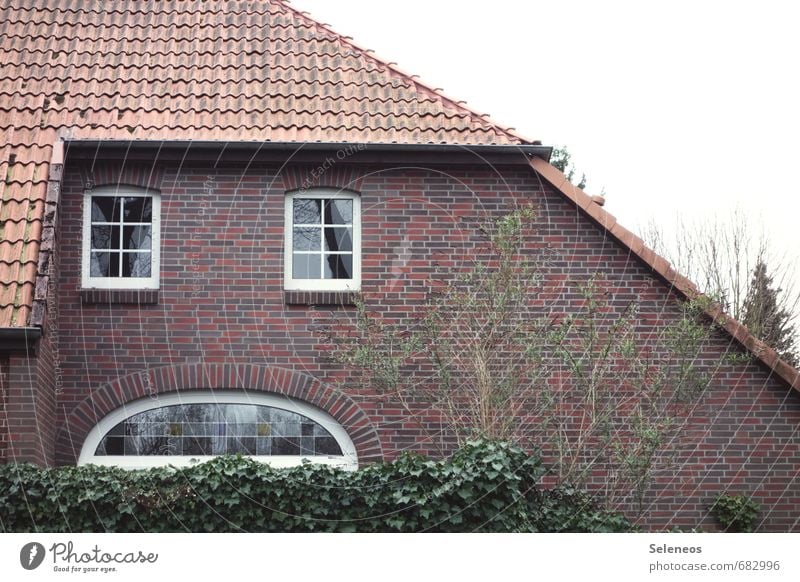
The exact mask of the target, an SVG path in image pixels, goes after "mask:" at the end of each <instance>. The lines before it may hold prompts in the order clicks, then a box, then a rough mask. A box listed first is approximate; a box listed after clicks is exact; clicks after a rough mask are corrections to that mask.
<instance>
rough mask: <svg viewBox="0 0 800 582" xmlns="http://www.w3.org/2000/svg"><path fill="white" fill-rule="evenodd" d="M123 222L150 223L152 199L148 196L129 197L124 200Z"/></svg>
mask: <svg viewBox="0 0 800 582" xmlns="http://www.w3.org/2000/svg"><path fill="white" fill-rule="evenodd" d="M123 209H124V217H125V218H124V220H125V222H152V221H153V199H152V198H151V197H150V196H135V197H134V196H131V197H127V198H125V199H124V204H123Z"/></svg>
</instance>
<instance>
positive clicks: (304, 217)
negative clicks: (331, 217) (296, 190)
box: [294, 198, 322, 224]
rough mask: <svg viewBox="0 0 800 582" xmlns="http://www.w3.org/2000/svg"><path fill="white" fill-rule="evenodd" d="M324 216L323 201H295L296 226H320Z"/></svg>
mask: <svg viewBox="0 0 800 582" xmlns="http://www.w3.org/2000/svg"><path fill="white" fill-rule="evenodd" d="M321 214H322V200H311V199H307V198H295V199H294V223H295V224H320V216H321Z"/></svg>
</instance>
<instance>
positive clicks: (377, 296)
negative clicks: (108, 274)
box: [0, 160, 800, 531]
mask: <svg viewBox="0 0 800 582" xmlns="http://www.w3.org/2000/svg"><path fill="white" fill-rule="evenodd" d="M429 167H430V169H408V168H406V167H391V166H388V165H387V166H374V165H371V166H357V165H347V164H340V165H338V166H336V170H335V171H330V172H325V173H324V175H323V176H322V177H319V176H314V177H313V179H308V180H307V179H306V177H307V176H309V175H311V172H312V171H313V170H314V167H312V166H307V167H306V166H303V167H299V166H292V167H282V166H280V165H277V164H275V165H270V164H250V165H241V164H240V165H223V166H219V167H212V166H211V165H210V164H206V165H200V164H197V163H187V162H183V163H179V162H163V163H158V164H155V165H141V166H137V165H135V164H134V165H126V166H124V167H123V166H122V164H121V163H120V162H113V161H109V162H97V161H95V162H92V163H91V164H90V163H89V162H80V161H75V162H70V161H69V160H68V161H67V165H66V168H65V172H64V178H63V182H62V189H61V202H60V221H61V228H60V233H59V241H58V247H59V249H60V257H59V258H58V260H56V261H54V263H55V267H54V268H56V269H58V268H60V273H61V275H60V277H59V283H58V292H57V309H52V310H49V311H48V316H50V315H51V314H55V315H56V316H55V317H50V320H51V321H53V322H54V323H53V324H51V327H50V328H48V330H47V333H45V336H44V338H43V339H42V340H41V341H40V348H39V356H38V358H36V359H33V358H29V359H25V358H23V357H22V356H19V355H12V357H11V358H10V360H9V363H8V372H7V378H8V381H7V382H6V381H2V378H0V381H2V387H3V396H4V404H5V407H6V408H5V409H6V411H7V414H8V417H9V419H8V424H9V428H10V435H11V439H12V440H11V442H10V444H9V445H8V448H9V451H7V452H6V456H7V457H8V458H15V459H17V460H32V461H35V462H38V463H47V464H51V463H55V464H69V463H74V462H75V460H76V458H77V455H78V453H79V452H80V447H81V445H82V443H83V439H84V438H85V436H86V434H87V433H88V431H89V430H90V429H91V427H92V426H94V424H95V423H96V422H97V420H99V419H100V418H102V417H103V416H104V415H105V414H106V413H108V412H109V411H111V410H113V409H115V408H117V407H119V406H120V405H122V404H124V403H125V402H129V401H131V400H135V399H137V398H142V397H147V396H150V395H153V394H156V393H165V392H171V391H176V390H190V389H214V390H258V391H269V392H276V393H280V394H287V395H291V396H294V397H296V398H299V399H302V400H306V401H308V402H310V403H312V404H314V405H316V406H318V407H320V408H321V409H323V410H326V411H327V412H329V413H330V414H331V415H333V416H334V417H335V418H336V419H337V420H338V421H339V422H340V423H341V424H342V425H343V426H344V427H345V428H346V429H347V431H348V433H349V434H350V436H351V438H352V440H353V442H354V443H355V445H356V448H357V451H358V455H359V460H360V461H361V462H369V461H372V460H379V459H383V458H387V459H389V458H392V457H393V456H395V455H396V454H397V453H398V452H400V451H404V450H409V449H410V450H415V451H420V452H425V453H429V454H433V455H442V454H445V453H446V452H447V451H448V450H449V448H450V447H451V446H452V443H451V441H450V440H449V439H448V438H447V437H446V436H442V435H441V434H440V432H441V428H442V426H441V424H440V423H441V420H440V419H439V417H438V416H437V414H436V413H435V411H427V410H423V409H421V410H420V413H419V415H418V416H417V417H416V418H406V417H405V416H404V414H403V412H402V410H401V409H400V407H399V406H397V404H396V403H393V402H391V401H387V400H386V398H385V397H378V396H377V395H376V394H374V393H371V392H370V391H369V390H366V389H361V388H359V387H358V385H357V384H356V382H352V383H348V382H347V381H346V380H347V378H348V374H349V371H348V370H345V369H342V366H341V365H338V364H335V363H333V362H332V361H331V358H330V357H328V352H329V346H328V344H327V343H326V341H325V339H324V336H325V333H324V332H325V330H326V329H328V328H330V327H331V326H335V325H345V326H346V325H348V322H349V321H351V318H352V317H353V308H352V307H351V306H349V305H348V303H349V301H348V300H347V298H346V297H344V296H343V295H342V294H313V293H311V294H307V295H304V294H302V293H299V294H297V293H296V294H287V293H284V290H283V246H282V245H283V238H284V224H283V223H284V218H283V217H284V195H285V193H286V191H288V190H292V189H294V188H303V187H309V186H313V185H322V186H334V187H346V188H349V189H352V190H355V191H357V192H359V193H360V195H361V199H362V227H363V231H362V232H363V238H362V253H363V254H362V266H363V272H362V280H363V283H362V290H363V292H364V293H365V295H366V296H367V297H368V298H369V300H370V301H372V302H373V303H377V304H379V305H381V306H383V311H384V314H385V315H386V316H387V317H389V318H394V319H402V318H405V317H410V315H411V314H412V313H413V312H414V309H415V305H418V304H419V302H420V301H421V300H422V299H423V297H424V295H425V290H426V288H427V285H428V284H429V283H430V280H431V279H432V278H434V277H436V272H437V266H444V267H449V266H456V267H457V266H458V265H460V264H463V261H464V253H465V251H467V250H468V249H471V248H475V245H476V244H477V243H476V240H477V232H476V230H475V220H476V218H477V217H478V216H481V215H483V214H489V215H501V214H503V213H505V212H506V211H507V210H508V209H510V208H512V207H513V206H515V205H517V204H520V203H524V202H531V201H532V202H533V203H534V204H535V205H536V207H537V209H538V213H539V216H538V218H537V230H536V233H537V234H536V236H537V237H539V240H538V241H537V243H539V244H540V245H541V246H546V247H547V248H549V249H550V251H551V252H552V253H553V254H554V257H555V260H553V261H551V263H550V267H549V269H550V270H549V271H548V272H547V273H546V274H545V282H546V290H547V291H546V292H547V297H546V301H547V302H548V303H550V304H551V305H552V306H553V308H554V309H555V310H556V311H558V312H561V313H566V314H568V313H572V312H575V311H576V310H577V309H578V307H579V303H580V298H579V295H578V294H577V293H576V292H575V289H574V288H572V287H571V286H572V285H573V282H574V281H575V280H576V279H586V278H588V277H589V276H591V275H592V274H594V273H600V274H602V275H603V277H604V279H605V281H606V287H607V289H608V291H609V293H611V294H612V297H613V299H612V305H613V306H614V307H615V308H617V307H619V309H622V306H623V305H625V304H626V303H627V302H629V301H630V300H632V299H636V300H638V301H639V304H640V306H641V308H640V318H641V321H640V324H641V333H642V334H647V333H648V332H649V331H651V328H652V327H653V326H657V325H661V324H663V322H666V321H669V320H670V318H674V317H677V314H678V313H679V309H678V305H677V301H676V298H675V296H674V295H673V294H672V292H671V290H670V289H669V288H668V286H667V285H665V284H664V283H663V281H661V280H660V279H658V278H657V277H656V276H655V275H654V274H653V272H652V271H651V270H650V269H649V268H648V267H646V266H644V265H642V264H641V263H639V262H638V261H637V260H636V259H634V258H632V257H631V256H630V255H629V253H627V252H626V251H625V249H624V248H623V247H621V246H620V245H618V244H617V243H615V242H613V241H611V240H609V239H608V238H607V237H605V236H604V235H603V233H602V231H601V230H600V229H599V228H597V227H596V226H595V225H594V224H593V223H592V222H591V221H590V220H588V219H587V218H586V216H585V215H584V214H583V213H582V212H581V211H579V210H578V209H576V208H575V207H574V206H571V205H569V204H568V203H567V202H566V201H565V200H564V198H563V197H561V196H560V195H559V194H558V193H557V192H556V191H555V190H553V189H552V188H550V187H549V186H547V185H545V184H543V183H542V182H541V180H540V179H539V178H538V177H537V175H536V174H535V173H534V172H533V171H532V170H531V168H530V167H527V166H506V167H494V168H491V167H488V166H476V165H472V166H469V165H466V166H465V165H446V166H445V165H443V166H435V165H433V166H430V165H429ZM118 182H119V183H125V184H131V185H139V186H146V187H150V188H154V189H157V190H159V191H160V192H161V195H162V210H161V222H162V230H161V241H162V255H161V275H160V289H159V291H158V293H157V294H156V293H152V292H150V293H136V292H125V293H119V292H118V293H105V294H103V293H92V294H87V293H82V292H81V276H80V273H81V234H82V204H83V192H84V188H86V187H87V186H89V187H99V186H102V185H104V184H115V183H118ZM56 322H57V326H56ZM731 349H734V350H738V349H739V348H738V347H737V346H734V347H732V343H731V340H730V338H728V337H723V336H722V335H720V336H719V337H718V338H716V340H715V342H714V345H712V346H710V347H709V348H708V350H707V352H706V353H704V354H702V357H701V360H702V361H708V362H713V361H717V360H719V358H720V354H722V353H724V352H726V351H730V350H731ZM567 389H569V388H567ZM26 398H27V400H26ZM30 407H32V408H30ZM31 410H35V411H36V412H35V413H33V412H31ZM2 411H3V409H2V408H0V424H1V423H2V422H3V417H2ZM798 426H800V394H798V393H797V392H796V391H794V390H792V389H790V388H789V387H787V386H786V384H785V383H784V382H783V381H781V380H779V379H777V378H773V377H771V376H770V372H769V370H768V369H766V368H765V367H764V366H762V365H760V364H756V363H733V362H732V363H729V364H725V365H724V366H723V367H722V369H720V370H719V371H717V372H716V374H715V381H714V385H713V387H712V389H711V391H710V393H709V394H708V395H707V396H706V398H705V399H704V400H703V402H702V404H701V406H699V407H698V408H697V409H696V415H695V416H694V417H693V418H692V419H691V420H690V421H689V422H688V423H687V424H686V426H685V427H684V429H683V430H682V431H681V434H680V437H679V439H678V441H677V442H675V443H674V450H675V451H676V455H677V457H676V459H675V469H674V470H671V471H668V472H664V473H663V474H659V476H657V478H656V482H655V483H654V484H653V485H652V486H651V487H650V489H649V490H648V492H647V494H646V496H645V504H646V506H647V508H648V510H647V511H646V513H645V518H644V522H643V523H644V525H645V526H646V527H651V528H664V527H672V526H676V525H678V526H684V527H694V526H704V527H713V520H711V518H710V517H709V516H708V511H707V509H708V505H709V503H710V501H711V499H712V498H713V497H714V496H715V495H716V494H717V493H720V492H723V491H726V490H728V489H730V490H731V491H734V490H735V492H743V493H746V494H749V495H752V496H754V497H755V498H756V499H757V500H758V501H759V502H760V503H762V505H763V508H764V509H763V511H762V518H763V523H762V525H761V529H764V530H774V531H787V530H797V529H800V522H798V519H800V510H798V507H800V437H798V434H797V427H798ZM35 435H39V436H38V437H37V438H38V440H37V438H34V436H35ZM3 443H4V441H3V440H2V439H0V451H2V450H3V449H2V447H3ZM545 449H546V447H545ZM603 478H604V477H603V475H602V474H598V475H597V476H595V477H594V479H595V481H596V483H600V482H601V481H602V479H603Z"/></svg>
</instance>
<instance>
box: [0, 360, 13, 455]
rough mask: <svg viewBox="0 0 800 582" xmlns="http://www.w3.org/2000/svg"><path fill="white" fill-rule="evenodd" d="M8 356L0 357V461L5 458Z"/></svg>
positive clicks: (6, 447) (6, 442) (7, 438)
mask: <svg viewBox="0 0 800 582" xmlns="http://www.w3.org/2000/svg"><path fill="white" fill-rule="evenodd" d="M7 405H8V358H5V357H4V358H0V463H3V462H5V461H6V459H7V454H8V444H9V440H10V436H11V435H10V434H9V432H8V411H7Z"/></svg>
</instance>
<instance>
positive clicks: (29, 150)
mask: <svg viewBox="0 0 800 582" xmlns="http://www.w3.org/2000/svg"><path fill="white" fill-rule="evenodd" d="M0 62H2V63H3V64H2V68H0V327H8V326H13V327H21V326H25V325H27V323H28V321H29V317H30V313H31V305H32V303H31V302H32V297H33V294H34V286H35V282H36V277H35V275H36V262H37V257H38V253H39V244H40V237H41V233H42V216H43V212H44V205H45V194H46V189H47V179H48V170H49V168H48V165H49V161H50V158H51V155H52V147H53V144H54V143H55V142H56V140H58V139H59V138H69V139H81V138H86V139H107V140H111V139H124V140H179V141H216V140H220V141H258V142H263V141H274V142H309V141H315V142H361V143H405V144H421V143H437V144H504V145H510V144H528V143H531V142H530V141H528V140H525V139H524V138H522V137H520V136H518V135H517V134H515V133H514V132H513V131H512V130H510V129H507V128H504V127H501V126H499V125H497V124H496V123H494V122H492V121H491V120H489V119H488V118H486V116H484V115H481V114H479V113H476V112H474V111H472V110H470V109H468V108H467V107H465V106H464V105H463V104H462V103H458V102H456V101H453V100H452V99H450V98H448V97H446V96H444V95H442V94H441V93H440V92H438V91H436V90H434V89H432V88H430V87H428V86H426V85H424V84H423V83H421V82H420V81H419V80H418V79H416V78H414V77H413V76H411V75H408V74H406V73H404V72H402V71H400V70H399V69H397V68H396V67H395V66H394V65H392V64H389V63H386V62H384V61H382V60H380V59H378V58H376V57H375V56H373V55H372V54H371V51H368V50H365V49H363V48H361V47H359V46H357V45H356V44H354V43H353V42H352V41H351V40H350V39H349V38H347V37H343V36H341V35H339V34H337V33H335V32H333V31H332V30H330V29H329V28H328V27H327V26H325V25H322V24H320V23H318V22H315V21H314V20H312V19H311V18H309V17H308V16H307V15H306V14H304V13H301V12H299V11H297V10H296V9H294V8H292V7H291V6H289V5H288V4H286V3H285V2H283V1H280V0H272V1H267V0H263V1H249V2H206V1H191V0H187V1H181V2H146V3H145V2H141V3H139V2H126V3H110V2H109V3H101V2H92V3H90V2H82V3H76V2H69V1H58V0H52V1H42V0H32V1H31V0H25V1H23V0H16V1H11V2H2V5H1V6H0Z"/></svg>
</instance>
